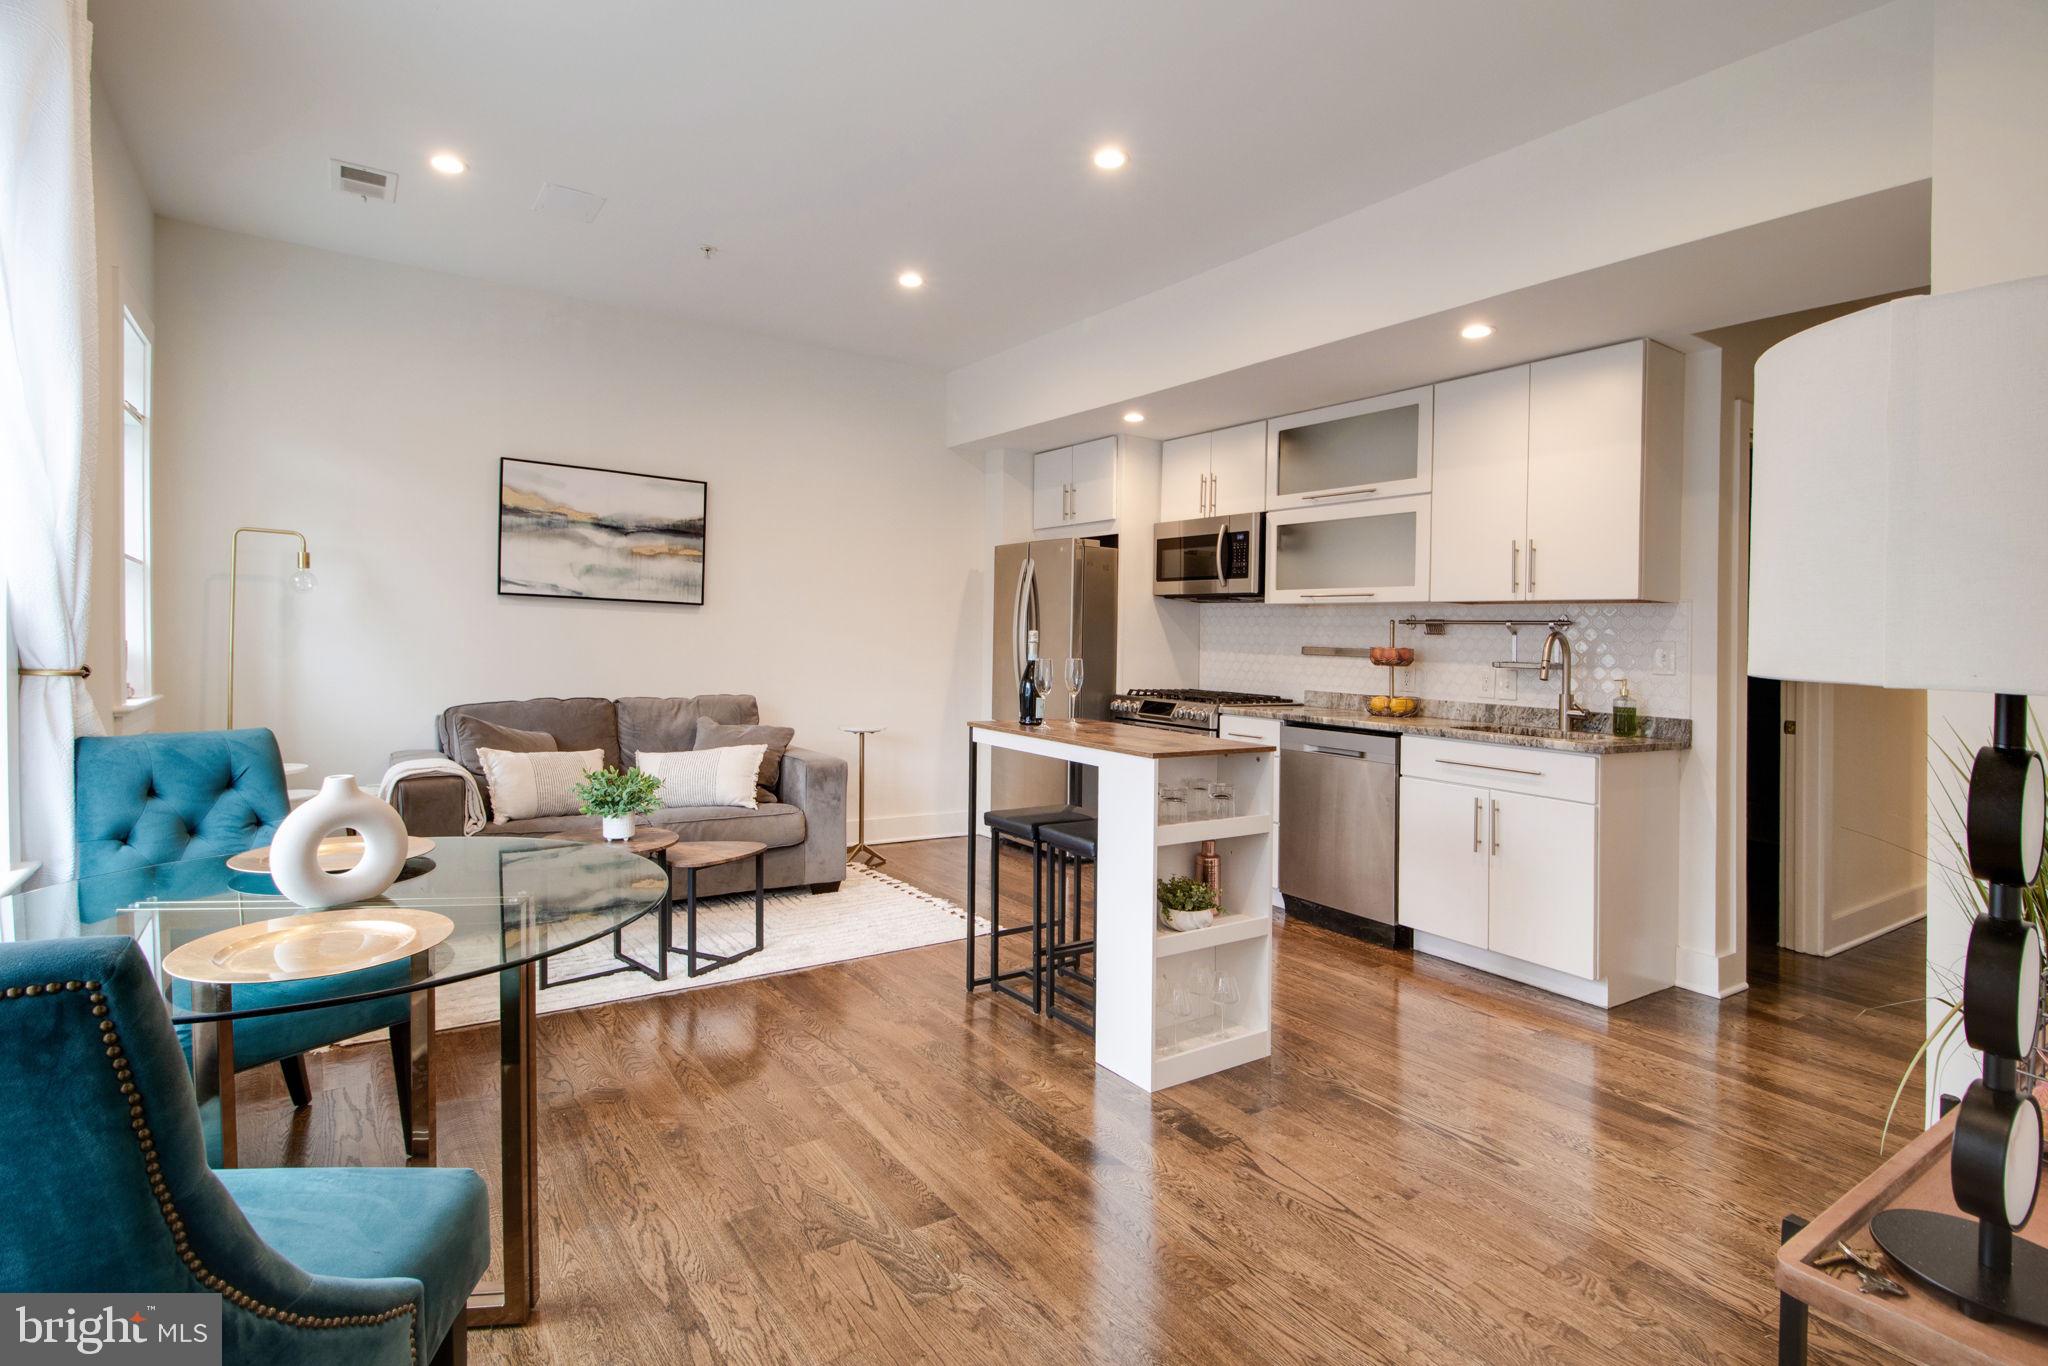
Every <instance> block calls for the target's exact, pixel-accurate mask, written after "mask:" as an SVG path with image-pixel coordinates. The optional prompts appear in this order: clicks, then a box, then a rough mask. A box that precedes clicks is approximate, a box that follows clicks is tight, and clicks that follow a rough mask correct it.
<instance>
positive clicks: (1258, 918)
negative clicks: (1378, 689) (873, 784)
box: [967, 721, 1278, 1091]
mask: <svg viewBox="0 0 2048 1366" xmlns="http://www.w3.org/2000/svg"><path fill="white" fill-rule="evenodd" d="M983 745H988V746H991V747H994V748H998V749H1011V750H1016V751H1018V752H1019V753H1023V754H1036V755H1041V756H1043V757H1045V758H1048V759H1058V760H1062V761H1064V762H1066V763H1072V764H1086V765H1088V766H1089V767H1091V768H1093V769H1094V770H1095V772H1096V776H1097V784H1096V863H1095V897H1094V901H1093V909H1094V920H1095V963H1094V970H1095V1002H1096V1006H1095V1063H1096V1065H1097V1066H1098V1067H1106V1068H1108V1069H1109V1070H1110V1071H1112V1072H1114V1073H1116V1074H1117V1075H1118V1076H1120V1077H1122V1078H1124V1079H1125V1080H1126V1081H1130V1082H1133V1083H1135V1084H1136V1085H1138V1086H1142V1087H1144V1088H1145V1089H1146V1090H1148V1091H1157V1090H1161V1089H1163V1088H1165V1087H1168V1086H1174V1085H1177V1084H1179V1083H1180V1082H1184V1081H1191V1080H1193V1079H1194V1078H1196V1077H1205V1076H1207V1075H1209V1074H1210V1073H1211V1072H1220V1071H1222V1070H1224V1069H1225V1068H1228V1067H1236V1066H1237V1065H1239V1064H1240V1063H1246V1062H1252V1061H1255V1060H1257V1059H1259V1058H1263V1057H1266V1056H1267V1055H1268V1054H1270V1053H1271V1052H1272V1049H1273V1034H1272V1006H1273V921H1272V904H1273V841H1274V839H1275V835H1274V824H1273V813H1274V811H1275V809H1276V803H1277V801H1278V787H1277V783H1276V781H1275V777H1276V774H1277V772H1278V767H1277V763H1276V757H1275V756H1276V751H1275V750H1274V748H1273V747H1272V746H1271V745H1266V744H1260V743H1256V742H1249V741H1243V740H1229V739H1218V738H1217V737H1215V736H1212V735H1194V734H1189V733H1186V732H1181V731H1168V730H1158V729H1153V728H1150V727H1146V726H1133V725H1125V724H1122V723H1119V722H1113V721H1047V722H1045V724H1043V725H1040V726H1030V727H1027V726H1021V725H1019V724H1017V723H1016V722H1014V721H977V722H974V723H972V724H971V725H969V727H968V747H967V793H968V796H967V804H968V830H969V832H970V838H969V840H968V843H967V851H968V852H967V907H968V979H969V989H970V990H972V989H973V988H974V986H975V983H976V978H975V967H974V964H975V961H976V960H975V956H974V955H975V943H976V934H975V919H974V917H975V915H976V913H977V912H978V910H979V909H980V907H981V906H982V904H983V901H984V898H983V897H982V895H981V888H980V886H979V882H980V873H979V864H980V860H979V859H978V858H977V848H978V846H979V843H980V841H979V838H978V837H979V836H980V835H981V834H982V828H981V813H980V811H979V810H977V809H976V802H977V800H978V798H977V795H976V793H977V788H976V776H977V775H976V771H975V770H976V767H977V765H978V761H979V756H980V752H981V747H982V746H983ZM1197 777H1207V778H1217V779H1221V780H1224V781H1227V782H1230V783H1232V784H1233V785H1234V786H1235V788H1236V801H1235V810H1236V814H1235V815H1232V816H1230V817H1228V818H1224V819H1216V820H1195V821H1181V822H1175V823H1170V824H1161V823H1160V820H1159V789H1160V786H1161V785H1162V784H1164V783H1170V782H1182V781H1186V780H1189V779H1193V778H1197ZM1203 840H1214V841H1216V849H1217V853H1218V855H1219V856H1220V858H1221V863H1222V877H1223V897H1222V901H1223V907H1224V914H1221V915H1219V916H1217V918H1216V922H1215V923H1214V924H1213V925H1211V926H1209V927H1208V928H1207V929H1201V930H1191V931H1186V932H1182V933H1176V932H1174V931H1172V930H1166V929H1162V928H1160V927H1159V922H1158V911H1157V905H1158V899H1157V896H1156V892H1155V886H1156V883H1157V881H1158V879H1160V878H1162V877H1169V876H1172V875H1175V874H1182V875H1192V874H1193V871H1194V860H1195V853H1196V851H1197V850H1198V849H1199V848H1200V846H1201V842H1202V841H1203ZM1012 885H1015V884H1012ZM1007 943H1008V945H1009V946H1011V947H1009V949H1008V951H1009V952H1011V953H1013V954H1017V953H1019V951H1018V950H1017V949H1016V948H1015V947H1014V946H1015V945H1016V943H1017V940H1016V939H1011V940H1009V941H1007ZM1029 952H1030V950H1029V949H1024V950H1022V951H1021V955H1020V956H1023V957H1024V959H1025V961H1028V954H1029ZM1012 961H1013V962H1014V961H1016V960H1015V959H1013V960H1012ZM1219 979H1227V980H1228V982H1229V983H1230V984H1233V985H1234V986H1235V988H1236V992H1235V994H1236V996H1237V998H1238V999H1236V1000H1235V1001H1228V1000H1219V999H1218V997H1219V996H1226V997H1227V996H1228V995H1229V994H1231V993H1229V992H1227V991H1224V992H1219V991H1218V990H1217V982H1218V980H1219Z"/></svg>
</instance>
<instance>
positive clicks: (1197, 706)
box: [1109, 688, 1296, 735]
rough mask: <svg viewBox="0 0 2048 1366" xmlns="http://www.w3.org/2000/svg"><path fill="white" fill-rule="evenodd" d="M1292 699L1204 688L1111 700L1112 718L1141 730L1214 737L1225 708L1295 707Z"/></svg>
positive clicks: (1136, 692) (1141, 692)
mask: <svg viewBox="0 0 2048 1366" xmlns="http://www.w3.org/2000/svg"><path fill="white" fill-rule="evenodd" d="M1294 705H1296V704H1295V703H1294V701H1293V700H1292V699H1291V698H1286V697H1275V696H1273V695H1272V694H1271V693H1259V692H1214V691H1209V690H1206V689H1202V688H1133V689H1131V691H1129V692H1120V693H1118V694H1117V695H1116V696H1114V697H1112V698H1110V699H1109V718H1110V720H1112V721H1129V722H1132V723H1134V724H1137V725H1141V726H1165V727H1168V728H1170V729H1173V730H1194V731H1201V732H1203V733H1205V734H1208V735H1214V734H1216V732H1217V731H1218V730H1219V729H1220V727H1221V718H1222V715H1223V708H1225V707H1291V706H1294Z"/></svg>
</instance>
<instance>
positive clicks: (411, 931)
mask: <svg viewBox="0 0 2048 1366" xmlns="http://www.w3.org/2000/svg"><path fill="white" fill-rule="evenodd" d="M454 932H455V922H454V921H452V920H450V919H449V918H448V917H447V916H445V915H441V914H440V913H438V912H436V911H416V910H411V909H408V908H406V907H403V906H375V907H369V906H359V907H355V908H352V909H344V910H339V911H313V912H310V913H308V914H305V915H281V916H278V917H276V918H275V919H271V920H259V921H257V922H256V923H255V924H253V925H234V926H231V927H229V928H228V929H225V930H216V931H214V932H213V933H212V934H209V935H206V936H204V937H203V938H199V939H195V940H193V941H192V942H191V943H189V944H180V945H179V946H178V947H177V948H175V949H172V950H171V951H170V952H169V953H167V954H165V955H164V971H165V972H167V973H169V974H170V975H171V976H173V977H177V978H180V979H182V980H184V981H187V982H212V983H216V984H227V985H235V984H237V983H243V982H298V981H304V980H305V979H307V978H310V977H331V976H333V975H334V974H336V973H340V972H355V971H358V970H359V969H362V968H374V967H376V966H378V965H379V964H381V963H395V962H397V961H398V960H399V959H401V958H410V957H411V956H412V955H413V954H416V953H424V952H425V951H426V950H428V949H431V948H433V947H434V945H436V944H438V943H440V942H441V941H442V940H444V939H446V938H447V937H448V936H449V935H450V934H453V933H454Z"/></svg>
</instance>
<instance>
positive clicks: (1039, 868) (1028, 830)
mask: <svg viewBox="0 0 2048 1366" xmlns="http://www.w3.org/2000/svg"><path fill="white" fill-rule="evenodd" d="M1086 819H1088V812H1087V811H1086V810H1084V809H1082V808H1081V807H1078V806H1020V807H1011V808H1009V809H1008V810H1004V811H990V812H988V813H986V814H985V815H983V816H982V818H981V820H982V824H984V825H986V826H987V827H988V842H989V861H988V891H989V911H988V975H987V976H985V977H980V976H976V975H975V972H974V926H973V925H972V924H969V925H968V927H967V987H968V990H970V991H972V990H973V989H974V988H975V987H982V986H985V987H987V988H989V989H990V990H991V991H999V992H1001V993H1002V994H1003V995H1005V996H1008V997H1009V998H1010V999H1011V1000H1013V1001H1017V1002H1019V1003H1021V1004H1023V1005H1027V1006H1030V1007H1031V1010H1032V1013H1034V1014H1038V1013H1041V1012H1043V1011H1044V1009H1045V979H1044V976H1043V968H1044V962H1045V880H1044V877H1045V847H1044V845H1043V844H1042V843H1041V842H1040V839H1039V832H1040V831H1041V830H1043V829H1044V828H1045V827H1046V826H1049V825H1058V824H1062V823H1064V822H1071V821H1078V820H1086ZM1006 844H1013V845H1015V846H1016V847H1017V848H1019V849H1022V850H1024V851H1025V852H1027V853H1029V854H1030V855H1031V922H1030V923H1029V924H1026V925H1005V924H1003V846H1004V845H1006ZM1026 933H1028V934H1029V935H1030V936H1031V963H1030V965H1029V966H1028V967H1022V968H1011V969H1010V970H1009V971H1007V972H1005V971H1004V970H1003V966H1002V961H1001V955H1002V948H1003V940H1004V939H1006V938H1008V937H1009V936H1010V935H1013V934H1026ZM1021 977H1028V978H1030V979H1031V994H1030V995H1029V996H1027V995H1025V994H1024V993H1023V992H1021V991H1019V990H1018V989H1017V988H1016V987H1013V986H1011V985H1010V983H1012V982H1014V981H1016V980H1017V979H1018V978H1021Z"/></svg>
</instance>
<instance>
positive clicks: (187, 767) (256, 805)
mask: <svg viewBox="0 0 2048 1366" xmlns="http://www.w3.org/2000/svg"><path fill="white" fill-rule="evenodd" d="M72 776H73V780H74V785H75V786H76V788H77V794H76V797H75V798H74V807H75V815H76V819H77V826H78V876H79V877H81V878H92V879H96V880H97V883H96V886H95V887H94V891H95V893H96V894H97V895H96V896H95V897H94V898H93V899H92V900H91V901H89V902H88V903H86V904H84V905H82V906H81V911H82V912H83V913H84V914H85V915H86V917H87V918H88V919H90V918H91V917H92V915H93V913H94V906H95V904H99V905H101V906H102V910H101V913H102V914H111V913H112V912H113V911H114V910H117V909H119V908H120V907H121V906H123V905H127V904H129V903H130V902H133V901H138V900H140V899H142V898H143V897H144V896H163V897H166V898H168V897H170V896H173V895H176V893H175V892H174V891H169V890H165V888H166V887H173V888H174V887H176V886H178V885H180V884H181V883H189V882H190V881H191V879H190V878H189V877H181V874H180V871H179V870H178V869H177V868H176V866H175V865H177V864H180V863H192V862H197V861H202V860H203V861H206V862H208V863H209V865H210V866H212V867H218V866H219V865H218V864H213V863H212V860H215V859H220V858H225V857H227V856H228V855H230V854H239V853H242V852H243V851H244V850H248V849H257V848H261V847H262V846H263V845H266V844H268V843H270V837H271V836H272V835H274V834H276V833H277V823H278V822H279V821H281V820H283V819H284V818H285V815H286V813H287V812H289V811H290V810H291V798H290V795H289V793H288V792H287V791H286V789H285V783H284V760H283V758H282V756H281V755H280V754H279V752H278V748H277V737H276V736H275V735H273V734H271V733H270V732H269V731H268V730H264V729H262V728H260V727H252V728H250V729H246V730H195V731H162V732H157V731H152V732H149V733H147V734H143V735H96V736H87V737H82V738H81V739H79V741H78V742H77V749H76V751H75V755H74V758H73V763H72ZM115 874H120V875H121V876H118V877H117V876H113V875H115ZM263 885H265V886H267V885H268V880H267V879H264V880H263ZM219 890H221V889H220V888H219V887H217V886H215V887H208V888H206V889H205V891H204V892H196V893H188V894H191V895H204V894H205V892H213V891H219ZM405 973H406V966H405V964H403V963H398V964H393V965H391V966H388V967H384V968H372V969H369V970H367V971H365V972H363V973H362V974H360V975H361V976H362V977H363V978H364V979H365V981H366V982H369V984H370V985H381V984H382V983H383V981H386V980H389V981H399V980H403V979H404V977H405ZM334 985H335V984H334V981H333V980H332V979H323V980H320V981H317V982H271V983H264V984H263V985H260V986H253V987H243V988H241V989H240V990H238V991H237V992H236V993H235V995H236V999H237V1000H238V1001H239V1002H242V1003H244V1004H248V1005H257V1004H273V1005H281V1004H289V1003H291V1002H293V1001H298V1000H307V999H315V998H317V997H318V996H319V995H322V994H329V993H332V992H333V991H334ZM173 989H174V990H175V991H176V992H177V993H178V1001H179V1004H181V1005H184V1004H189V1003H190V1000H191V995H190V993H191V988H190V987H188V986H186V985H185V984H184V983H183V982H179V983H176V984H175V986H174V988H173ZM379 1029H385V1030H389V1031H390V1043H391V1066H392V1071H393V1074H394V1075H395V1077H396V1079H397V1083H398V1119H399V1125H400V1127H401V1128H403V1129H407V1130H410V1128H411V1127H412V1121H411V1115H410V1113H409V1111H410V1107H411V1104H412V1087H411V1085H410V1084H409V1081H408V1076H409V1069H410V1067H411V1064H412V1038H411V1034H412V1015H411V1009H410V1007H409V1006H408V1005H407V1003H406V998H405V997H403V996H386V997H382V998H379V999H376V1000H370V1001H358V1002H355V1003H353V1004H351V1005H340V1006H322V1007H319V1008H317V1009H310V1010H294V1011H290V1012H287V1013H284V1014H279V1015H258V1016H254V1017H252V1018H250V1019H247V1020H244V1021H242V1022H241V1023H240V1024H237V1025H236V1026H235V1070H236V1071H237V1072H248V1071H252V1070H254V1069H255V1068H258V1067H265V1066H268V1065H269V1064H271V1063H276V1064H278V1066H279V1067H281V1068H282V1069H283V1070H284V1081H285V1089H286V1090H287V1091H289V1092H290V1093H291V1098H292V1104H293V1105H294V1106H296V1107H298V1108H299V1109H304V1108H305V1107H306V1106H307V1105H309V1104H311V1103H312V1098H313V1094H312V1081H311V1078H310V1077H309V1076H308V1075H307V1072H306V1057H305V1055H306V1054H307V1053H308V1052H310V1051H311V1050H313V1049H315V1048H325V1047H326V1046H327V1045H329V1044H333V1043H339V1042H341V1041H342V1040H343V1039H351V1038H354V1037H355V1036H356V1035H358V1034H370V1033H374V1032H376V1031H377V1030H379ZM186 1034H187V1031H185V1030H184V1029H182V1028H181V1029H180V1030H179V1037H180V1038H181V1039H186ZM186 1042H187V1047H188V1049H189V1047H190V1042H189V1039H186Z"/></svg>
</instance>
